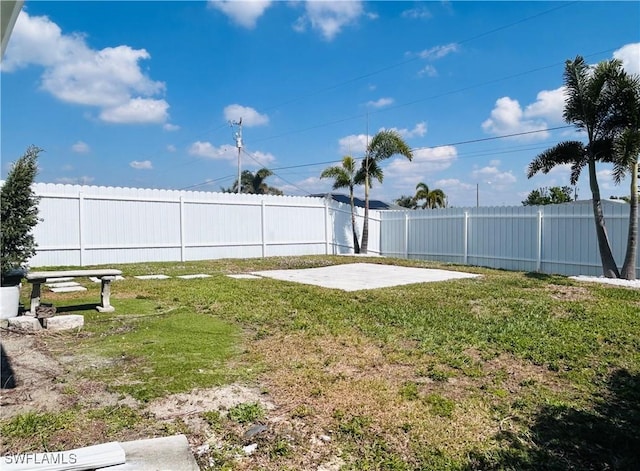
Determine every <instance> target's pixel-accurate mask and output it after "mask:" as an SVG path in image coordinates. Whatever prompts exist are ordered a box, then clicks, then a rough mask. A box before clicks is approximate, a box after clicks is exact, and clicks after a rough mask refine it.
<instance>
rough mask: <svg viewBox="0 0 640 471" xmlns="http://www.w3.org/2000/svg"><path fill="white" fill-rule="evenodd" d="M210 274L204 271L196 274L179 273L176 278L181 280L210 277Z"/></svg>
mask: <svg viewBox="0 0 640 471" xmlns="http://www.w3.org/2000/svg"><path fill="white" fill-rule="evenodd" d="M210 277H211V275H206V274H205V273H199V274H197V275H179V276H178V278H182V279H183V280H192V279H194V278H210Z"/></svg>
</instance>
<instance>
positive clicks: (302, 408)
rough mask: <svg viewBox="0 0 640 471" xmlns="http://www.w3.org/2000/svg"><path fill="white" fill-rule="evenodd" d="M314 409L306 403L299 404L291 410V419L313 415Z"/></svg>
mask: <svg viewBox="0 0 640 471" xmlns="http://www.w3.org/2000/svg"><path fill="white" fill-rule="evenodd" d="M313 414H314V410H313V407H311V406H308V405H306V404H300V405H299V406H297V407H296V408H295V409H293V410H292V411H291V418H292V419H304V418H305V417H310V416H313Z"/></svg>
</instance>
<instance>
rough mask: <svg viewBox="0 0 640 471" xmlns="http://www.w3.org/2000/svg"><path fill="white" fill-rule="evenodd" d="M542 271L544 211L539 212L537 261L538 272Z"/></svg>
mask: <svg viewBox="0 0 640 471" xmlns="http://www.w3.org/2000/svg"><path fill="white" fill-rule="evenodd" d="M541 270H542V211H541V210H539V211H538V256H537V261H536V271H537V272H540V271H541Z"/></svg>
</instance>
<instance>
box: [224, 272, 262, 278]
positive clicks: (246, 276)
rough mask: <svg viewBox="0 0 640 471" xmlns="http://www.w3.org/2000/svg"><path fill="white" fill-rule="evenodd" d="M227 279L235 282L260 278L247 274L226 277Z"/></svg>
mask: <svg viewBox="0 0 640 471" xmlns="http://www.w3.org/2000/svg"><path fill="white" fill-rule="evenodd" d="M227 276H228V277H229V278H235V279H237V280H257V279H260V278H262V277H261V276H256V275H249V274H248V273H239V274H237V275H227Z"/></svg>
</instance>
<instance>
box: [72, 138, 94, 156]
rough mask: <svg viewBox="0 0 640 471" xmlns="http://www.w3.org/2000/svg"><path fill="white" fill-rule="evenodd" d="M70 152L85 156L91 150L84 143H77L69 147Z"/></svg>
mask: <svg viewBox="0 0 640 471" xmlns="http://www.w3.org/2000/svg"><path fill="white" fill-rule="evenodd" d="M71 150H72V151H73V152H76V153H78V154H86V153H87V152H89V151H90V150H91V149H90V148H89V144H87V143H86V142H82V141H78V142H76V143H75V144H74V145H72V146H71Z"/></svg>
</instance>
